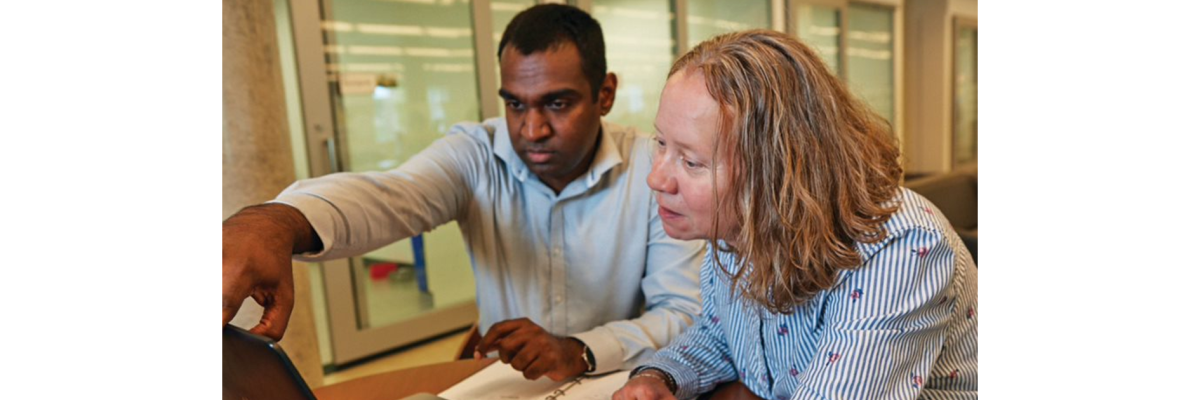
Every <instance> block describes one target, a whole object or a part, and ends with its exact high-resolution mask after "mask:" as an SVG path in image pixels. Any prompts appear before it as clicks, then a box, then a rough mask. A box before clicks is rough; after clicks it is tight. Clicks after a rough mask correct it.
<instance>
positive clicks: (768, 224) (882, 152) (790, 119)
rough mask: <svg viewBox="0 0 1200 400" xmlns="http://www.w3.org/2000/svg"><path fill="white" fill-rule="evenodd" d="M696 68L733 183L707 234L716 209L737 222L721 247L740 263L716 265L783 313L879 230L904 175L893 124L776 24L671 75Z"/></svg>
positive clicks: (825, 284)
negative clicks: (714, 108) (715, 111)
mask: <svg viewBox="0 0 1200 400" xmlns="http://www.w3.org/2000/svg"><path fill="white" fill-rule="evenodd" d="M693 68H694V69H695V71H700V72H702V73H703V75H704V79H705V83H706V86H707V88H708V92H709V93H710V94H711V95H712V96H713V98H714V99H715V100H716V102H717V104H718V105H719V109H720V110H721V115H720V116H719V121H720V126H719V130H718V132H720V133H719V134H718V139H717V143H715V148H716V154H717V155H722V156H723V157H721V158H723V159H724V161H723V163H724V165H725V166H726V168H729V179H730V181H729V182H728V183H729V185H728V186H727V187H729V188H730V189H729V192H728V193H724V194H721V193H716V194H715V196H714V197H715V198H716V199H717V201H716V206H715V208H716V210H714V211H715V212H714V216H715V217H714V221H713V232H718V230H717V226H718V225H720V224H719V219H720V218H721V216H726V218H729V217H732V218H734V221H732V222H734V224H733V225H734V226H738V227H739V228H736V233H735V234H734V235H735V236H734V239H733V240H731V241H729V242H728V243H727V246H724V248H723V249H722V250H726V251H730V252H732V253H733V254H735V255H736V257H737V259H738V261H739V262H743V261H744V262H746V263H745V264H743V265H747V266H748V267H746V268H738V269H737V272H731V271H730V270H729V269H728V268H727V267H725V266H722V265H721V264H720V263H718V264H717V265H718V269H720V270H721V271H722V272H724V273H725V274H726V275H728V276H730V277H731V278H732V281H733V285H731V288H732V290H735V291H736V290H738V289H739V288H740V290H741V291H742V293H743V295H744V296H745V297H747V298H749V299H751V300H753V301H754V302H755V303H758V304H760V305H762V306H764V307H766V308H767V309H768V310H770V311H771V312H774V313H783V314H787V313H790V312H792V311H793V310H794V309H795V308H796V307H798V306H800V305H802V304H803V303H804V302H805V301H807V300H808V299H809V298H811V297H812V296H813V295H815V294H816V293H817V292H819V291H821V290H825V289H828V288H830V287H831V286H832V285H833V284H834V282H835V280H836V277H837V273H838V271H839V270H843V269H853V268H855V267H857V266H859V265H861V263H862V261H861V260H860V256H859V254H858V252H857V250H856V246H855V243H856V242H864V243H873V242H876V241H879V240H882V239H883V238H884V237H885V236H887V232H886V231H885V230H884V228H883V224H884V222H886V221H887V220H888V218H889V217H890V216H891V215H892V214H893V213H894V212H895V211H896V209H897V208H898V204H893V203H894V202H893V201H892V199H893V196H895V195H896V193H897V192H896V191H897V188H898V186H899V181H900V175H901V167H900V161H899V157H900V154H899V150H898V148H897V145H896V142H895V138H894V137H893V136H892V132H891V127H890V125H889V124H888V123H887V121H886V120H884V119H883V118H881V117H879V116H878V115H877V114H875V113H874V112H872V111H871V110H870V109H869V108H868V107H867V106H866V105H865V104H864V103H862V102H860V101H859V100H858V99H856V98H855V97H854V96H853V95H851V94H850V92H849V90H848V89H847V88H846V86H845V85H844V84H843V83H842V82H841V81H840V80H839V79H838V78H837V77H836V76H835V75H834V74H832V73H830V71H829V70H828V68H827V67H826V66H825V64H824V63H823V62H822V61H821V58H820V57H819V56H818V55H817V53H816V52H814V51H813V50H812V49H810V48H809V47H808V46H806V45H804V44H803V43H801V42H800V41H799V40H797V39H794V38H792V37H789V36H786V35H784V34H782V33H779V32H775V31H768V30H751V31H743V32H734V33H729V34H725V35H721V36H717V37H714V38H712V39H709V40H707V41H705V42H703V43H700V44H699V45H698V46H696V47H695V48H694V49H692V50H691V51H689V52H688V53H687V54H684V55H683V56H682V57H680V58H679V59H678V60H676V61H675V64H674V65H673V66H672V67H671V72H670V75H674V74H675V73H677V72H679V71H681V70H688V69H693ZM713 187H714V190H715V188H716V187H717V185H716V184H715V182H714V185H713ZM727 224H728V223H727ZM716 239H718V238H712V239H710V243H712V244H713V246H714V247H716V246H718V243H717V241H716ZM722 239H724V238H722ZM733 294H734V293H733V292H731V293H730V295H733Z"/></svg>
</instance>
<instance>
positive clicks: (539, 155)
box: [525, 150, 554, 164]
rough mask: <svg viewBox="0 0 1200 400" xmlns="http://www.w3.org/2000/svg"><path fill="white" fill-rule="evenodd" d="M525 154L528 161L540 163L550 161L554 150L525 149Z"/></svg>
mask: <svg viewBox="0 0 1200 400" xmlns="http://www.w3.org/2000/svg"><path fill="white" fill-rule="evenodd" d="M525 155H526V156H528V157H529V161H530V162H533V163H534V164H542V163H545V162H548V161H550V158H551V157H553V156H554V152H553V151H546V150H526V151H525Z"/></svg>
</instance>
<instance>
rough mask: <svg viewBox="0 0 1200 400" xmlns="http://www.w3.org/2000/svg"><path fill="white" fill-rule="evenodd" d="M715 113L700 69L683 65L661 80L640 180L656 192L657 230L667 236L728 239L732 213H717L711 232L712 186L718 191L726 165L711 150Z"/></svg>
mask: <svg viewBox="0 0 1200 400" xmlns="http://www.w3.org/2000/svg"><path fill="white" fill-rule="evenodd" d="M718 113H719V111H718V105H717V102H716V100H714V99H713V97H712V96H711V95H709V93H708V89H707V88H706V87H705V85H704V76H703V75H702V73H701V72H700V71H698V70H695V69H690V68H689V69H684V70H681V71H679V72H676V73H675V74H674V75H671V77H670V78H668V79H667V85H666V87H664V88H663V92H662V99H661V101H660V102H659V104H658V116H657V118H655V119H654V128H655V131H656V135H655V142H656V143H655V144H654V145H655V148H654V151H653V154H654V165H653V169H652V170H651V171H650V176H649V177H647V178H646V183H647V184H649V185H650V189H652V190H654V191H655V192H656V198H657V200H658V215H659V216H660V217H661V218H662V224H663V229H664V230H666V232H667V235H670V236H671V237H673V238H676V239H681V240H692V239H709V238H716V239H726V240H728V239H730V235H729V231H730V229H728V225H732V222H733V221H732V216H722V218H721V225H722V227H720V228H718V231H719V232H712V229H713V225H712V221H713V214H714V211H715V210H714V209H713V207H714V205H715V204H716V199H715V197H714V193H713V185H714V184H715V185H717V187H716V189H717V191H718V193H724V192H725V186H726V185H727V183H728V176H727V174H728V168H727V167H724V166H723V165H722V161H721V160H719V159H717V158H716V157H715V155H714V154H713V150H714V148H715V145H716V140H717V134H718V132H717V129H718V126H717V124H718V118H719V114H718Z"/></svg>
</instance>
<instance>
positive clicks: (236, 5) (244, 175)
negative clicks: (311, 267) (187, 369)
mask: <svg viewBox="0 0 1200 400" xmlns="http://www.w3.org/2000/svg"><path fill="white" fill-rule="evenodd" d="M273 7H274V4H273V2H272V0H224V4H223V7H222V8H223V10H222V17H223V19H224V28H223V30H222V56H223V59H222V73H223V77H224V82H223V85H222V105H223V109H222V111H223V117H224V120H223V125H222V143H223V154H222V168H223V169H222V178H223V179H222V197H223V199H222V200H223V206H222V214H223V217H222V218H228V217H229V216H230V215H232V214H233V213H235V212H237V210H239V209H241V208H242V207H245V206H249V205H253V204H259V203H262V202H265V201H267V200H270V199H273V198H274V197H275V195H276V194H278V193H279V192H280V191H281V190H283V188H285V187H287V185H289V184H290V183H291V182H292V181H293V180H295V172H294V169H293V164H292V150H291V143H290V140H289V137H288V124H287V110H286V106H285V103H284V92H283V79H282V72H281V70H280V61H279V47H278V44H277V43H276V36H275V35H276V31H275V16H274V10H273ZM293 271H294V274H295V286H296V306H295V308H294V309H293V310H292V317H291V321H290V323H289V324H288V329H287V332H286V333H285V334H284V337H283V340H281V341H280V344H281V345H282V346H283V348H284V349H285V350H286V351H287V353H288V356H289V357H290V358H291V359H292V362H294V363H295V364H296V368H297V369H299V370H300V375H301V376H303V377H304V380H305V381H306V382H308V384H309V386H312V387H320V386H322V384H323V380H324V373H323V372H322V369H321V357H320V352H319V350H318V347H317V335H316V328H315V324H314V322H313V310H312V304H313V302H312V290H311V286H310V285H311V283H310V281H309V277H308V269H307V268H306V267H305V266H303V265H300V264H297V265H295V268H294V269H293ZM261 315H262V307H260V306H258V304H256V303H255V302H254V301H253V300H251V299H247V301H246V303H244V304H243V306H242V309H241V311H239V312H238V315H237V317H235V318H234V320H233V324H234V325H237V326H241V327H245V328H249V327H252V326H254V325H255V324H257V322H258V320H259V318H260V317H261Z"/></svg>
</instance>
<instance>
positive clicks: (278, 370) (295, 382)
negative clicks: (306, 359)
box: [221, 325, 317, 400]
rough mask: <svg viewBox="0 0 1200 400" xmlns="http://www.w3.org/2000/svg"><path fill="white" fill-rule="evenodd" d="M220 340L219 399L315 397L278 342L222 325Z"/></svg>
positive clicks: (293, 399)
mask: <svg viewBox="0 0 1200 400" xmlns="http://www.w3.org/2000/svg"><path fill="white" fill-rule="evenodd" d="M224 336H225V337H224V341H223V342H222V343H221V398H222V399H225V400H274V399H280V400H283V399H287V400H299V399H303V400H316V399H317V398H316V396H313V393H312V390H310V389H309V388H308V385H307V384H305V383H304V378H302V377H300V372H298V371H296V366H295V365H293V364H292V360H290V359H288V356H287V354H284V352H283V348H281V347H279V343H275V341H274V340H271V339H270V338H267V337H265V336H259V335H255V334H253V333H250V332H247V331H246V330H245V329H242V328H238V327H236V326H233V325H225V331H224Z"/></svg>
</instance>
